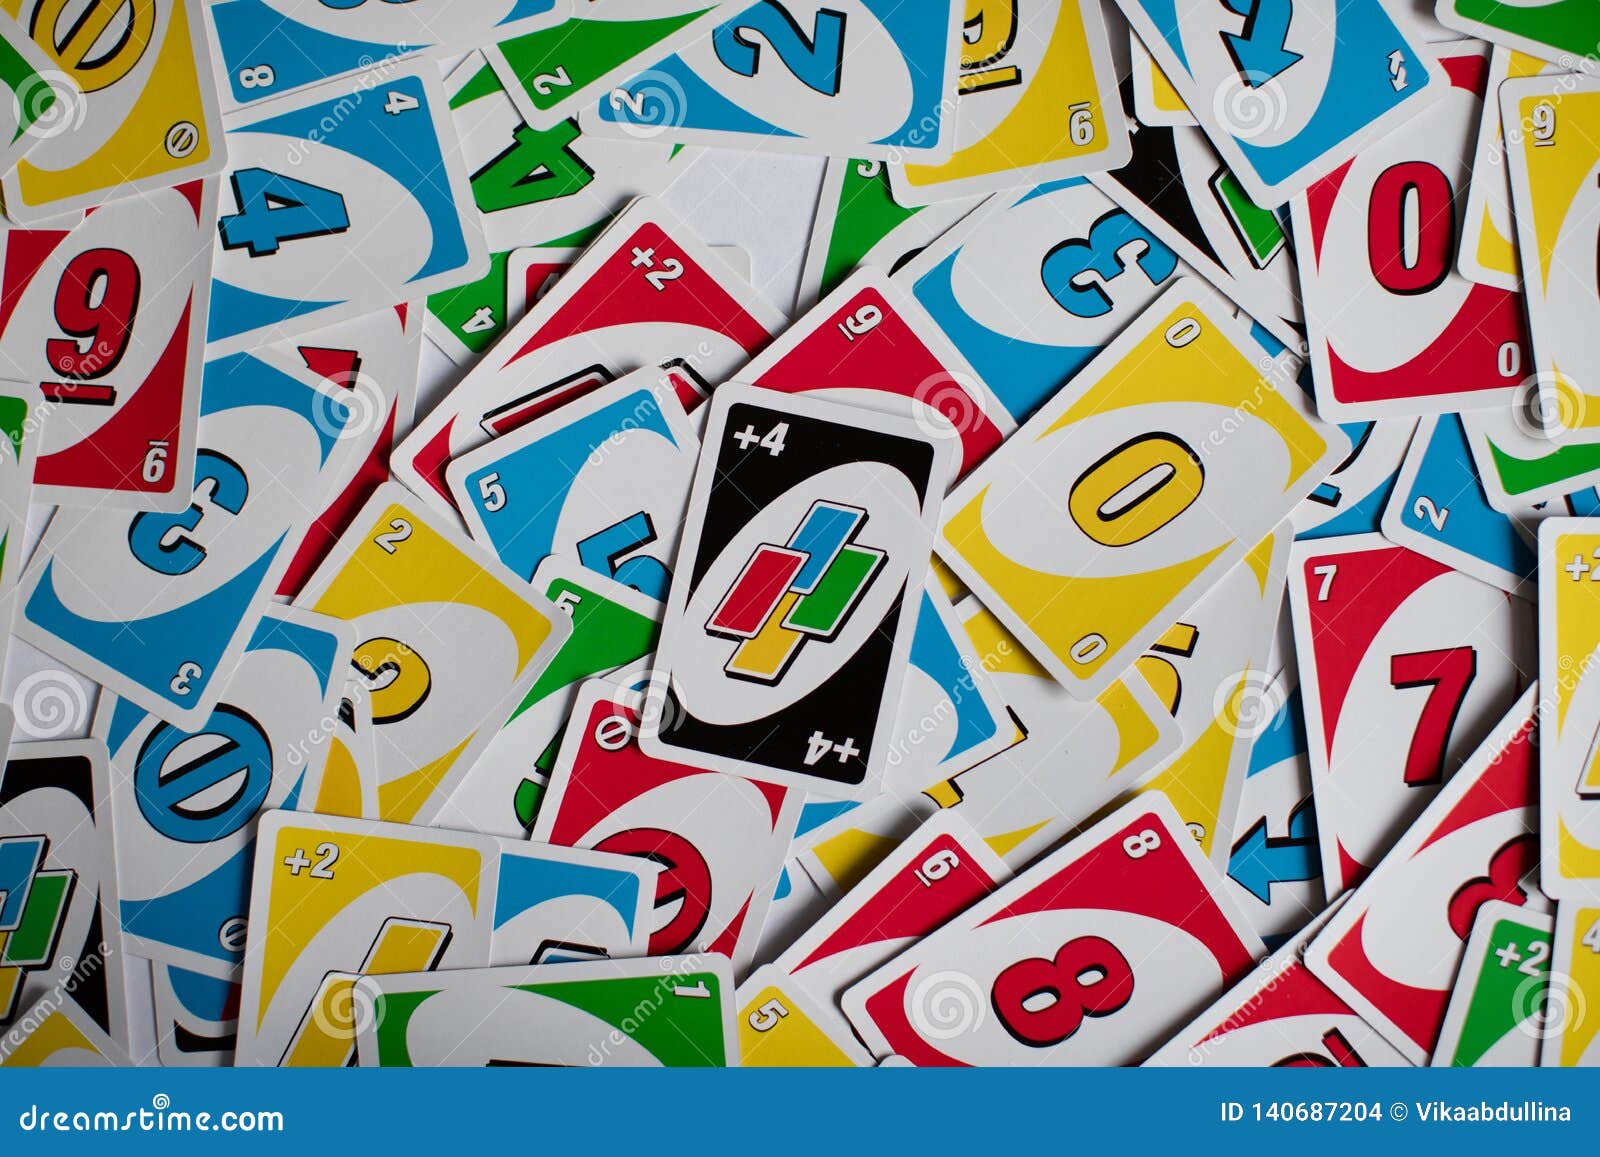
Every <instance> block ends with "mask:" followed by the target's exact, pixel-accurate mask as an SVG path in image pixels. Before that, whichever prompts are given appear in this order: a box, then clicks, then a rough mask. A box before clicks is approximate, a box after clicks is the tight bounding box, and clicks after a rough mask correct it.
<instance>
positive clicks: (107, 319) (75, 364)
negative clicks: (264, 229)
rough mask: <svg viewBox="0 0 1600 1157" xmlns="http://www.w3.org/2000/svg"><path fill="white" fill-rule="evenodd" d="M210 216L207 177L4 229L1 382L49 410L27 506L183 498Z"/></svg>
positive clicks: (135, 504) (201, 339)
mask: <svg viewBox="0 0 1600 1157" xmlns="http://www.w3.org/2000/svg"><path fill="white" fill-rule="evenodd" d="M216 219H217V185H216V181H215V180H214V179H213V180H206V181H192V182H190V183H188V184H185V185H179V186H177V187H175V188H171V189H159V190H156V191H153V192H149V193H142V194H140V195H139V196H137V197H129V198H126V199H124V200H118V201H112V202H110V203H109V204H107V205H104V206H101V207H100V208H97V209H90V210H89V211H88V212H87V213H85V214H84V216H83V219H82V221H80V222H78V223H77V224H75V225H74V226H73V227H72V228H70V229H8V230H5V231H4V232H3V233H0V377H5V378H11V379H15V380H18V381H24V382H35V383H37V384H38V385H39V387H40V389H41V391H42V392H43V394H44V398H45V401H46V402H47V403H48V404H47V405H46V406H45V409H44V418H43V422H42V429H41V441H40V444H39V461H38V466H37V468H36V470H35V474H34V478H35V481H36V484H37V487H38V489H37V490H36V491H35V493H34V500H35V501H37V502H55V503H66V504H69V505H74V504H76V505H91V504H92V505H100V506H106V505H110V506H122V507H128V508H134V509H146V510H161V509H174V508H179V507H182V506H184V505H186V504H187V503H188V501H189V491H190V483H191V481H192V477H191V475H192V474H193V468H194V449H195V447H194V431H195V424H196V422H197V421H198V418H199V412H200V410H199V406H200V365H201V359H202V356H203V352H204V347H205V329H206V309H207V304H208V300H209V288H208V286H209V284H210V280H211V255H212V234H213V233H214V232H215V229H216Z"/></svg>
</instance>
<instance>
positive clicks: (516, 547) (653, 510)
mask: <svg viewBox="0 0 1600 1157" xmlns="http://www.w3.org/2000/svg"><path fill="white" fill-rule="evenodd" d="M699 455H700V439H699V438H697V437H696V436H695V433H694V427H693V426H691V425H690V424H689V419H688V418H687V417H686V416H685V415H684V412H683V406H682V404H681V403H680V402H679V401H678V399H677V397H676V395H674V394H673V392H672V389H671V387H670V386H668V385H665V384H663V382H662V375H661V372H660V371H659V370H654V369H647V370H638V371H636V372H634V373H631V374H628V375H626V376H625V377H623V378H621V379H619V380H618V381H615V382H612V383H611V384H610V385H607V386H602V387H601V388H600V389H598V390H595V391H594V392H593V393H590V394H587V395H585V396H583V397H581V398H579V399H577V400H576V401H572V402H568V403H567V404H566V405H564V406H561V407H559V408H558V409H556V410H555V411H553V412H552V413H549V414H546V415H545V416H544V417H542V418H538V419H535V420H534V421H532V422H530V423H529V424H528V425H526V426H522V427H520V428H518V429H516V430H513V431H512V432H511V433H509V434H503V435H501V436H500V437H499V438H495V439H492V440H491V441H489V442H486V443H485V444H484V445H483V446H481V447H479V448H478V449H476V450H473V451H471V452H469V453H467V454H463V455H462V456H461V457H459V458H457V459H455V460H454V461H453V462H451V463H450V467H449V469H448V470H447V471H446V472H445V479H446V482H447V483H448V485H449V487H450V493H451V495H452V497H453V498H454V499H455V502H456V505H457V507H458V508H459V509H460V510H461V513H462V516H463V517H464V518H465V519H466V522H467V527H468V529H470V530H471V531H472V536H473V538H475V539H477V540H478V541H479V542H482V543H485V544H487V545H488V546H489V548H490V549H491V550H493V551H494V552H495V554H496V555H498V556H499V558H500V561H501V562H503V563H505V564H506V565H507V566H508V567H510V568H511V569H512V570H513V571H515V572H516V573H517V574H519V575H521V576H522V577H523V578H526V579H532V578H533V572H534V571H536V570H537V569H538V568H539V564H540V563H541V562H543V561H544V560H545V559H546V558H548V557H549V556H551V555H553V554H560V555H565V556H567V557H569V558H575V559H577V560H578V561H579V562H580V563H582V564H583V565H584V566H585V567H587V568H588V569H589V570H592V571H595V572H597V573H599V574H602V575H604V576H605V577H606V578H609V579H615V580H617V581H618V582H620V583H622V584H623V585H624V586H630V587H632V588H633V589H634V590H637V591H639V592H640V593H641V594H644V595H648V596H649V597H650V598H652V599H656V600H657V601H664V600H665V599H666V597H667V586H668V584H669V583H670V582H671V579H672V575H671V573H670V572H669V571H668V569H667V568H668V564H669V563H670V562H671V561H672V558H673V556H674V555H675V554H676V553H677V545H678V524H679V523H680V522H682V521H683V512H684V509H685V508H686V507H687V506H688V502H689V485H690V483H691V482H692V481H693V479H694V468H695V462H696V461H697V460H698V458H699Z"/></svg>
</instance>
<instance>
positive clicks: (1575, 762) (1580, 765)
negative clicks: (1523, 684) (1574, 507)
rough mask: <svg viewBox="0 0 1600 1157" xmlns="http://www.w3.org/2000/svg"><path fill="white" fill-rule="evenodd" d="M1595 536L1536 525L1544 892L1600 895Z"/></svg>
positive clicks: (1575, 521)
mask: <svg viewBox="0 0 1600 1157" xmlns="http://www.w3.org/2000/svg"><path fill="white" fill-rule="evenodd" d="M1597 654H1600V530H1597V529H1596V523H1595V521H1594V520H1593V519H1588V518H1547V519H1545V520H1544V521H1543V522H1541V523H1540V524H1539V687H1540V691H1541V694H1540V696H1539V839H1540V857H1539V859H1540V869H1541V872H1542V875H1541V877H1540V886H1541V887H1542V888H1543V889H1544V892H1545V895H1547V896H1550V897H1552V898H1553V899H1557V900H1566V899H1569V898H1571V897H1574V896H1579V895H1584V894H1586V893H1589V892H1594V893H1595V894H1596V895H1600V749H1597V745H1600V659H1597Z"/></svg>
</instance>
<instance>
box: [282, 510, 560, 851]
mask: <svg viewBox="0 0 1600 1157" xmlns="http://www.w3.org/2000/svg"><path fill="white" fill-rule="evenodd" d="M296 604H297V605H299V606H304V607H306V608H308V609H311V610H315V611H318V612H320V613H322V614H325V615H332V616H333V617H334V618H338V619H346V620H349V621H351V622H353V623H355V624H356V649H355V658H354V665H355V669H356V672H357V674H359V675H361V676H363V677H364V678H365V680H366V682H367V684H368V691H369V700H370V702H371V705H372V734H373V737H374V742H375V744H376V748H377V755H376V768H377V778H378V812H379V818H380V819H385V820H390V821H393V822H396V823H427V822H428V821H429V820H431V819H432V818H433V817H434V816H435V815H436V814H437V813H438V811H439V809H440V808H441V807H443V806H444V802H445V800H446V798H447V797H448V796H449V794H450V792H451V791H452V790H454V788H455V786H456V783H457V782H458V781H459V780H460V778H461V776H462V775H464V774H465V772H466V770H467V768H468V767H470V766H471V764H472V761H473V760H474V759H476V758H477V757H478V753H479V752H480V751H481V750H482V749H483V747H484V746H486V745H487V744H488V742H489V740H490V739H491V738H492V737H493V735H494V733H495V731H496V730H498V728H499V726H500V725H501V724H502V723H504V722H505V721H506V720H507V719H509V718H510V717H511V714H512V712H513V711H514V710H515V709H516V707H517V705H518V704H519V703H521V702H522V698H523V696H524V694H525V693H526V692H527V690H528V688H529V687H530V686H531V685H532V683H533V681H534V680H535V679H537V678H538V677H539V675H540V673H541V672H543V670H544V669H545V667H546V666H548V665H549V662H550V659H551V658H552V657H553V656H554V654H555V652H556V650H557V649H558V648H559V647H560V645H561V644H562V643H563V642H564V641H565V640H566V638H567V636H568V635H569V634H571V633H572V620H571V619H570V618H568V617H567V616H566V615H563V614H562V613H561V612H560V611H558V610H557V609H556V608H555V606H554V604H552V603H550V602H548V601H547V600H545V599H544V598H543V597H541V596H540V595H538V594H535V593H534V591H533V588H532V587H530V586H529V585H528V584H527V582H525V581H524V580H522V579H519V578H518V577H517V576H516V575H514V574H512V573H511V571H510V570H508V569H506V568H505V567H504V566H502V565H501V564H500V563H498V562H496V561H495V560H494V559H493V558H492V557H491V556H490V555H489V554H488V553H486V552H485V551H483V550H482V549H481V548H479V547H477V546H474V545H473V544H472V543H470V542H468V541H466V539H465V538H463V537H462V536H461V535H460V534H459V533H457V532H456V531H454V530H450V529H446V528H444V527H443V526H442V525H441V524H440V520H439V517H438V516H437V515H436V514H434V513H432V512H431V511H430V510H428V509H427V508H426V507H425V506H424V504H423V503H421V502H419V501H418V500H417V499H416V498H414V497H413V496H412V495H411V492H410V491H408V490H406V489H405V488H404V487H402V486H400V485H398V484H395V483H389V484H386V485H385V486H382V487H380V488H379V489H378V490H377V492H376V493H375V494H374V495H373V496H372V498H371V499H370V500H369V501H368V503H367V505H366V507H365V509H363V510H362V512H361V514H360V515H359V516H358V517H357V518H356V520H355V521H354V522H353V523H351V525H350V529H349V530H347V531H346V532H345V535H344V537H343V538H342V539H341V540H340V542H339V545H338V546H337V547H335V549H334V550H333V552H332V553H331V554H330V555H329V556H328V558H327V560H326V561H325V562H324V563H323V564H322V566H321V567H320V568H319V569H318V571H317V573H316V574H315V575H313V576H312V578H311V581H310V582H309V583H307V584H306V587H305V589H304V590H303V591H301V593H300V597H299V598H298V599H297V600H296Z"/></svg>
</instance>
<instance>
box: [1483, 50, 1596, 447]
mask: <svg viewBox="0 0 1600 1157" xmlns="http://www.w3.org/2000/svg"><path fill="white" fill-rule="evenodd" d="M1500 110H1501V118H1502V120H1503V123H1504V125H1505V133H1506V162H1507V166H1508V169H1509V172H1510V175H1511V200H1512V206H1513V208H1514V210H1515V216H1516V222H1517V243H1518V248H1519V250H1520V252H1521V257H1522V270H1523V294H1524V296H1525V298H1526V300H1527V304H1528V321H1529V325H1530V328H1531V329H1532V332H1533V357H1534V367H1535V370H1536V372H1537V374H1538V379H1537V380H1538V383H1539V398H1538V403H1539V404H1538V405H1537V406H1536V407H1535V410H1536V412H1537V413H1538V415H1539V418H1540V419H1541V420H1542V422H1543V423H1544V432H1545V433H1546V434H1547V435H1548V436H1550V437H1552V438H1556V437H1559V438H1561V440H1562V441H1564V442H1600V284H1597V282H1596V269H1595V239H1596V228H1597V226H1596V222H1597V221H1600V79H1596V78H1594V77H1580V76H1577V75H1558V76H1538V77H1530V78H1528V79H1525V80H1509V81H1507V82H1506V83H1505V84H1503V85H1501V86H1500Z"/></svg>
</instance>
